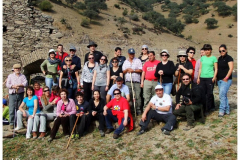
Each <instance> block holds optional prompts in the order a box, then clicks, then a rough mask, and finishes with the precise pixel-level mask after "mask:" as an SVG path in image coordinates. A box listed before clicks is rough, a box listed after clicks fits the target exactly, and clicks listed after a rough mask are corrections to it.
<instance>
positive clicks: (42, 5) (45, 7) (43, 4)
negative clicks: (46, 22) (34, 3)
mask: <svg viewBox="0 0 240 160" xmlns="http://www.w3.org/2000/svg"><path fill="white" fill-rule="evenodd" d="M52 7H53V5H52V3H51V2H49V1H47V0H43V1H42V2H41V3H40V4H39V8H40V9H41V10H42V11H51V10H52Z"/></svg>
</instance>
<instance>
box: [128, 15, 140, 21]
mask: <svg viewBox="0 0 240 160" xmlns="http://www.w3.org/2000/svg"><path fill="white" fill-rule="evenodd" d="M129 18H130V19H131V20H133V21H139V18H138V15H137V14H132V15H130V16H129Z"/></svg>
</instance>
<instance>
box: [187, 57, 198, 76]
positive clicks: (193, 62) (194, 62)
mask: <svg viewBox="0 0 240 160" xmlns="http://www.w3.org/2000/svg"><path fill="white" fill-rule="evenodd" d="M188 60H189V59H188ZM189 62H191V63H192V65H193V73H192V80H193V79H194V72H195V65H196V60H195V59H194V58H192V59H191V60H189Z"/></svg>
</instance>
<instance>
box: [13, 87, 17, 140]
mask: <svg viewBox="0 0 240 160" xmlns="http://www.w3.org/2000/svg"><path fill="white" fill-rule="evenodd" d="M17 92H18V88H17V89H16V93H17ZM17 102H18V94H16V101H15V107H14V108H15V109H14V122H13V126H14V127H13V138H14V137H15V127H16V125H15V124H16V112H17V104H18V103H17Z"/></svg>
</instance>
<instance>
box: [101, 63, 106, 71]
mask: <svg viewBox="0 0 240 160" xmlns="http://www.w3.org/2000/svg"><path fill="white" fill-rule="evenodd" d="M99 67H100V71H101V70H102V69H103V68H104V67H107V64H99Z"/></svg>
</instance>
